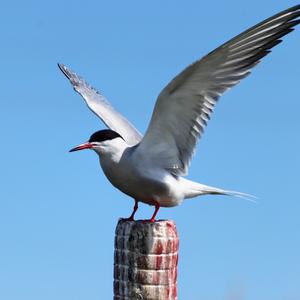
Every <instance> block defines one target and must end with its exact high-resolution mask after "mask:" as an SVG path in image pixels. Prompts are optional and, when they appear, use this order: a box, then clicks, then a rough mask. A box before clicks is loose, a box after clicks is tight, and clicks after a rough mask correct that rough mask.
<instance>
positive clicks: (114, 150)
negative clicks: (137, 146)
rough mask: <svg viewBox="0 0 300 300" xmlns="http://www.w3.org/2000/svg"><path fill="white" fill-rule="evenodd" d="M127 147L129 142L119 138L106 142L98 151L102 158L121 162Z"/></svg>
mask: <svg viewBox="0 0 300 300" xmlns="http://www.w3.org/2000/svg"><path fill="white" fill-rule="evenodd" d="M127 148H128V144H127V143H126V142H125V141H124V140H123V139H121V138H117V139H114V140H112V141H109V142H107V143H105V144H104V145H103V146H101V148H100V149H97V150H96V152H97V154H98V155H99V157H100V160H109V161H113V162H119V161H120V159H121V157H122V155H123V153H124V151H125V150H126V149H127Z"/></svg>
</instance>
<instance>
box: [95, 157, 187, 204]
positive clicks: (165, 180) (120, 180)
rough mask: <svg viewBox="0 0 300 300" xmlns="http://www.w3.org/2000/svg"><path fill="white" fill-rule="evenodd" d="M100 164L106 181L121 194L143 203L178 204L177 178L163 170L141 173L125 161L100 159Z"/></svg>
mask: <svg viewBox="0 0 300 300" xmlns="http://www.w3.org/2000/svg"><path fill="white" fill-rule="evenodd" d="M100 164H101V166H102V169H103V171H104V174H105V175H106V177H107V178H108V180H109V181H110V182H111V183H112V184H113V185H114V186H115V187H116V188H117V189H119V190H121V191H122V192H123V193H125V194H127V195H129V196H130V197H132V198H134V199H136V200H138V201H142V202H144V203H147V204H150V205H154V204H155V202H158V203H159V204H160V205H161V206H165V207H170V206H176V205H178V204H180V203H181V202H182V200H183V193H182V192H181V190H180V185H179V184H178V181H177V178H175V177H174V176H172V175H171V174H169V173H168V172H167V171H164V170H155V169H151V172H149V171H148V170H150V168H148V169H147V168H144V169H143V171H141V170H140V169H139V168H138V167H137V166H135V165H133V164H128V163H127V161H119V162H117V163H115V162H112V161H111V160H108V159H107V160H106V159H105V158H101V160H100ZM145 170H146V171H145Z"/></svg>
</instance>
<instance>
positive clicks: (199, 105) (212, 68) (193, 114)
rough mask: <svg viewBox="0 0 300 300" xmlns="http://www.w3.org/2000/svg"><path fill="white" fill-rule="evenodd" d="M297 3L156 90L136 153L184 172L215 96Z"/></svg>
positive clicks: (289, 25)
mask: <svg viewBox="0 0 300 300" xmlns="http://www.w3.org/2000/svg"><path fill="white" fill-rule="evenodd" d="M299 16H300V5H297V6H295V7H292V8H290V9H288V10H285V11H283V12H281V13H279V14H277V15H275V16H273V17H271V18H269V19H267V20H265V21H263V22H261V23H259V24H257V25H256V26H254V27H252V28H250V29H248V30H246V31H245V32H243V33H242V34H240V35H238V36H236V37H235V38H233V39H231V40H230V41H228V42H227V43H225V44H223V45H222V46H220V47H219V48H217V49H215V50H214V51H212V52H211V53H209V54H208V55H206V56H205V57H203V58H202V59H201V60H199V61H196V62H195V63H193V64H192V65H190V66H189V67H187V68H186V69H185V70H184V71H183V72H181V73H180V74H179V75H178V76H177V77H175V78H174V79H173V80H172V81H171V82H170V83H169V84H168V85H167V86H166V87H165V88H164V89H163V90H162V92H161V93H160V95H159V96H158V99H157V101H156V104H155V108H154V111H153V114H152V119H151V121H150V124H149V127H148V129H147V132H146V134H145V136H144V138H143V140H142V141H141V143H140V145H139V146H138V148H137V154H139V155H142V156H144V157H147V159H149V160H151V159H152V161H155V163H157V164H160V165H161V166H162V167H164V168H166V169H169V170H171V172H173V174H176V175H186V174H187V170H188V166H189V163H190V160H191V158H192V155H193V152H194V149H195V146H196V143H197V140H198V139H199V137H201V135H202V133H203V130H204V128H205V126H206V125H207V121H208V120H209V118H210V115H211V113H212V112H213V109H214V106H215V104H216V103H217V101H218V99H219V97H220V96H221V95H222V94H223V93H224V92H225V91H226V90H228V89H230V88H231V87H233V86H234V85H236V84H237V83H239V81H240V80H241V79H243V78H245V77H246V76H247V75H249V74H250V70H251V69H252V68H253V67H255V66H256V65H257V64H258V63H259V62H260V59H261V58H263V57H264V56H266V55H267V54H268V53H269V52H271V51H270V49H271V48H272V47H274V46H276V45H277V44H279V43H280V42H281V40H280V38H281V37H283V36H284V35H286V34H288V33H289V32H291V31H292V30H293V27H294V26H296V25H297V24H299V22H300V21H299V20H298V18H299ZM158 158H159V159H158Z"/></svg>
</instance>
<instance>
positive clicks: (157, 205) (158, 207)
mask: <svg viewBox="0 0 300 300" xmlns="http://www.w3.org/2000/svg"><path fill="white" fill-rule="evenodd" d="M159 209H160V205H159V203H158V202H155V211H154V214H153V215H152V217H151V219H150V220H149V221H150V222H151V223H154V222H155V217H156V215H157V213H158V211H159Z"/></svg>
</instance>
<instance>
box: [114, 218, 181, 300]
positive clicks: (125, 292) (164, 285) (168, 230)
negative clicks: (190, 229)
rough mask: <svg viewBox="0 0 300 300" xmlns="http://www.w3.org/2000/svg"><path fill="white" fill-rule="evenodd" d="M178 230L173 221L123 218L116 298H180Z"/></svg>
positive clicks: (117, 244)
mask: <svg viewBox="0 0 300 300" xmlns="http://www.w3.org/2000/svg"><path fill="white" fill-rule="evenodd" d="M178 247H179V240H178V233H177V229H176V225H175V223H174V222H173V221H170V220H167V221H156V222H154V223H150V222H142V221H126V220H120V221H119V223H118V225H117V228H116V236H115V255H114V300H132V299H141V300H150V299H151V300H154V299H155V300H177V264H178Z"/></svg>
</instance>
